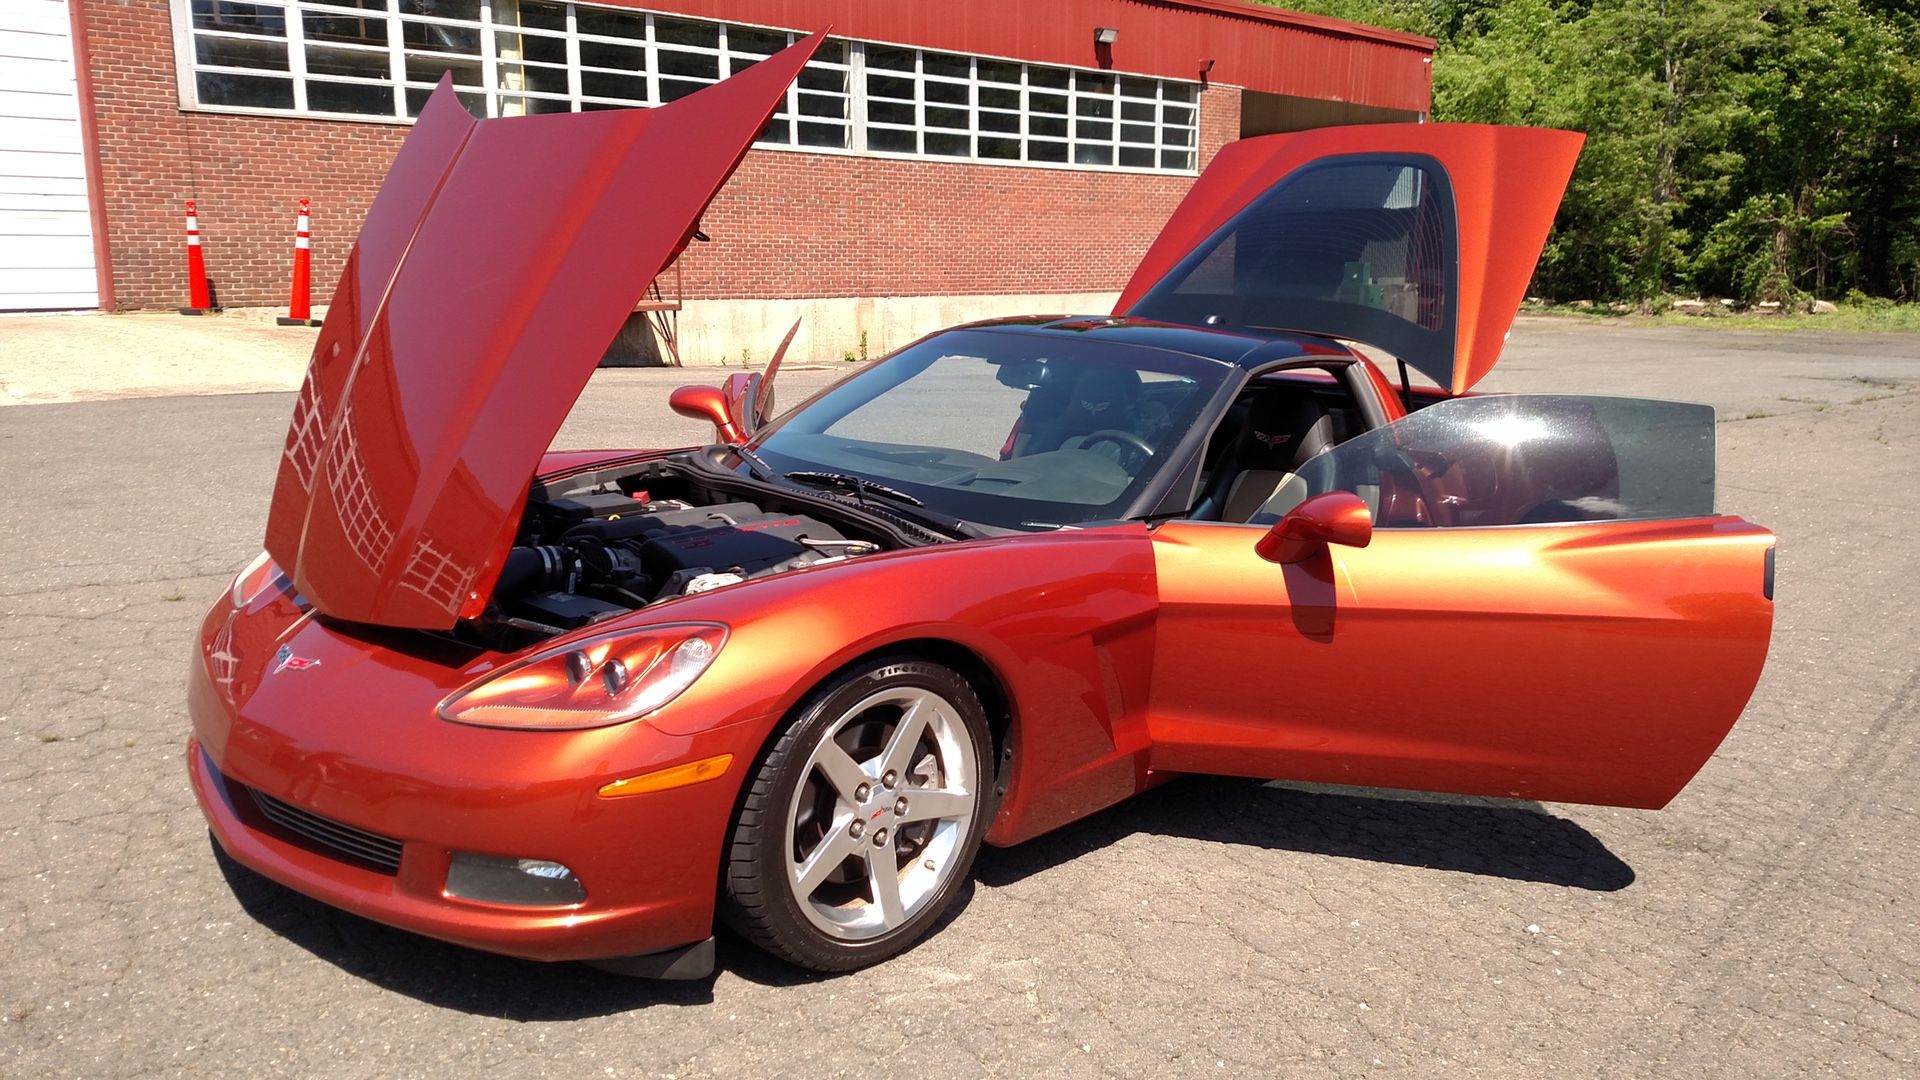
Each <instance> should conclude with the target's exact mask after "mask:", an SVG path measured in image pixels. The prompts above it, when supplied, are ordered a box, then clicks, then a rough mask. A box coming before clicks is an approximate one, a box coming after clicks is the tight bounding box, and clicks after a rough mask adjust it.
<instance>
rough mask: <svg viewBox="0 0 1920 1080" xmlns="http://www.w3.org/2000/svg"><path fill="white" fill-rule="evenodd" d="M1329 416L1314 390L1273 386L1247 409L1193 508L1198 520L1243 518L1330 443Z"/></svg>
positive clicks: (1244, 519) (1327, 448)
mask: <svg viewBox="0 0 1920 1080" xmlns="http://www.w3.org/2000/svg"><path fill="white" fill-rule="evenodd" d="M1333 443H1334V439H1333V418H1332V417H1330V416H1328V415H1327V410H1326V409H1325V408H1324V407H1323V406H1322V405H1321V404H1320V400H1319V398H1318V397H1316V396H1315V395H1314V394H1313V393H1311V392H1309V391H1303V390H1291V389H1289V390H1272V391H1268V392H1267V393H1264V394H1262V395H1260V396H1259V397H1257V398H1255V399H1254V401H1253V404H1252V405H1251V406H1250V407H1249V408H1248V410H1247V419H1246V423H1245V424H1244V425H1243V426H1242V427H1241V429H1240V437H1239V439H1238V440H1236V441H1235V443H1234V446H1233V450H1232V452H1231V455H1230V456H1229V457H1228V459H1227V460H1226V461H1224V462H1222V463H1221V466H1220V468H1217V469H1215V470H1214V472H1213V479H1212V480H1211V481H1210V482H1209V483H1208V485H1207V493H1206V495H1205V497H1204V498H1202V499H1201V500H1200V504H1199V505H1198V506H1197V507H1195V508H1194V512H1193V515H1192V516H1193V518H1194V519H1195V520H1200V521H1247V520H1248V519H1250V518H1252V517H1253V515H1254V513H1255V512H1256V511H1257V510H1259V509H1260V507H1261V505H1262V504H1264V503H1265V502H1266V501H1267V500H1268V499H1271V498H1272V497H1273V496H1274V493H1275V492H1277V491H1279V490H1280V488H1281V486H1282V485H1283V484H1285V483H1286V482H1287V480H1288V478H1290V477H1291V476H1292V475H1293V474H1294V472H1295V470H1297V469H1299V468H1300V466H1302V465H1304V464H1306V463H1307V462H1308V461H1309V460H1310V459H1312V458H1314V457H1316V456H1317V455H1320V454H1323V453H1325V452H1326V451H1327V450H1329V449H1331V448H1332V446H1333Z"/></svg>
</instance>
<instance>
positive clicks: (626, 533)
mask: <svg viewBox="0 0 1920 1080" xmlns="http://www.w3.org/2000/svg"><path fill="white" fill-rule="evenodd" d="M817 513H818V510H817V508H816V507H814V506H811V505H808V504H806V503H803V502H801V501H799V500H786V499H782V498H780V497H779V496H775V495H771V494H770V493H769V494H768V495H760V494H758V493H756V494H755V495H754V496H753V501H748V500H747V499H746V498H745V497H743V496H741V495H738V494H729V493H726V492H721V491H717V490H714V489H711V488H708V487H706V486H705V485H703V484H701V483H698V482H696V481H695V480H693V479H692V478H690V477H689V475H688V474H687V472H686V471H684V470H682V469H677V468H675V467H673V466H672V465H670V464H669V463H667V462H664V461H653V462H645V463H640V464H638V465H631V466H627V467H625V468H624V469H622V468H619V467H614V468H606V469H599V470H593V471H589V472H585V473H578V474H574V475H571V476H567V477H564V478H562V479H559V480H556V481H554V482H553V483H552V485H550V486H549V485H540V484H536V485H535V488H534V491H533V493H532V495H531V496H530V497H529V499H528V502H527V508H526V512H525V514H524V515H523V516H522V518H521V523H520V532H519V535H518V536H517V537H516V539H515V542H514V546H513V549H512V550H511V551H510V552H509V553H508V555H507V559H506V563H505V565H504V567H503V569H502V571H501V574H500V580H499V583H498V584H497V585H496V586H495V587H494V594H493V601H492V603H491V604H490V605H489V607H488V613H487V615H486V616H484V617H483V618H482V619H481V620H480V622H481V624H482V625H481V626H480V627H479V629H481V630H483V631H486V630H488V629H492V630H494V631H496V633H495V634H491V635H489V636H499V634H498V633H497V632H498V631H517V632H520V633H521V634H525V633H531V634H535V635H539V636H550V635H553V634H559V633H564V632H566V631H569V630H575V629H578V628H580V627H582V626H586V625H589V624H591V623H596V622H599V621H601V620H603V619H609V618H613V617H615V616H618V615H623V614H625V613H627V612H629V611H634V610H637V609H639V608H643V607H647V606H650V605H653V604H658V603H663V602H665V601H668V600H673V599H676V598H678V597H682V596H689V595H693V594H696V593H702V592H706V591H707V590H709V589H716V588H720V587H722V586H726V585H733V584H737V583H739V582H742V581H750V580H754V579H758V578H765V577H771V576H773V575H776V574H781V573H785V572H787V571H789V570H797V569H801V568H803V567H809V566H820V565H824V564H830V563H835V562H841V561H844V560H847V559H852V558H857V557H859V556H862V555H867V554H871V553H873V552H876V551H881V550H884V549H886V548H889V547H900V546H904V545H903V543H902V542H901V540H900V539H899V538H898V537H895V536H889V535H884V534H882V533H881V532H880V531H878V530H875V529H868V528H862V527H860V526H858V525H855V524H853V523H852V522H845V523H840V524H833V523H829V522H827V521H824V520H822V519H821V518H820V517H818V516H815V514H817Z"/></svg>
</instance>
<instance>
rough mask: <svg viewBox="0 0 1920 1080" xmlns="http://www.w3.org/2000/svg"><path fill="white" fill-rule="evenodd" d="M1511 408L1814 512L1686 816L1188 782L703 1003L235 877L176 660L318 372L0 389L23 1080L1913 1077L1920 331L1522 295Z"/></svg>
mask: <svg viewBox="0 0 1920 1080" xmlns="http://www.w3.org/2000/svg"><path fill="white" fill-rule="evenodd" d="M836 374H838V372H835V371H791V372H788V373H786V374H785V375H783V376H782V383H783V388H784V390H785V392H786V395H787V400H788V401H797V400H798V399H799V393H800V391H802V390H804V389H807V388H808V387H810V386H817V385H820V384H822V383H823V382H824V381H825V380H826V379H828V378H830V377H832V376H834V375H836ZM689 376H691V377H696V378H697V377H700V376H701V373H699V372H685V373H676V372H657V371H654V372H648V371H609V372H603V373H601V374H600V375H599V376H598V377H596V380H595V382H594V385H593V386H592V387H591V388H590V389H589V391H588V392H587V395H586V396H585V398H583V400H582V403H581V407H580V408H579V410H578V411H577V413H576V415H575V417H574V419H573V420H572V421H571V422H570V423H569V426H568V428H567V429H566V431H565V432H563V434H562V436H561V439H560V441H561V443H562V444H570V445H613V446H632V445H648V444H655V445H671V444H674V443H677V442H682V441H690V440H692V439H694V438H697V437H698V436H699V435H700V434H701V431H700V428H699V426H698V425H694V424H691V423H690V422H683V421H680V420H678V419H676V418H673V417H671V416H669V415H668V414H667V413H666V410H665V409H664V405H663V403H664V399H665V395H666V392H667V391H668V390H669V389H670V388H671V387H672V386H673V385H674V384H675V383H676V382H678V381H682V379H683V378H685V377H689ZM707 377H713V376H712V375H711V374H709V375H708V376H707ZM1488 388H1490V389H1506V390H1567V391H1585V392H1600V393H1621V394H1641V395H1649V396H1666V397H1678V398H1683V399H1689V400H1704V401H1708V402H1710V403H1712V404H1715V405H1716V406H1719V407H1720V409H1721V420H1722V422H1721V424H1720V428H1719V432H1720V449H1721V505H1722V508H1723V509H1725V510H1729V511H1732V512H1736V513H1740V514H1742V515H1745V516H1748V517H1750V518H1752V519H1754V520H1756V521H1759V522H1762V523H1764V524H1766V525H1768V526H1770V527H1771V528H1773V529H1774V530H1775V531H1776V532H1778V533H1779V535H1780V556H1779V589H1778V620H1777V622H1776V625H1775V631H1774V641H1773V647H1772V655H1771V659H1770V661H1769V663H1768V666H1767V670H1766V674H1765V676H1764V677H1763V679H1762V681H1761V683H1760V686H1759V689H1758V691H1757V692H1756V693H1755V695H1754V698H1753V702H1752V704H1751V705H1750V706H1749V707H1748V709H1747V712H1746V714H1745V716H1744V718H1743V719H1742V720H1741V722H1740V723H1739V725H1738V726H1736V727H1735V729H1734V731H1733V734H1732V735H1731V736H1730V737H1729V738H1728V740H1727V741H1726V743H1725V744H1724V745H1723V746H1722V748H1721V750H1720V752H1719V753H1718V754H1717V755H1716V756H1715V757H1714V759H1713V760H1712V762H1711V763H1709V764H1708V765H1707V767H1706V769H1705V770H1704V771H1703V772H1702V773H1701V774H1700V776H1699V777H1698V778H1697V779H1696V780H1695V781H1694V782H1693V784H1692V785H1691V786H1690V787H1689V788H1688V789H1687V790H1686V792H1684V793H1683V794H1682V795H1681V796H1680V798H1679V799H1677V800H1676V801H1675V802H1674V804H1673V805H1672V806H1671V807H1669V808H1668V809H1667V810H1665V811H1662V812H1658V813H1648V812H1639V811H1626V810H1611V809H1602V808H1594V807H1584V806H1563V805H1549V806H1544V807H1537V806H1526V805H1513V804H1497V803H1490V802H1482V801H1476V800H1434V799H1423V798H1420V797H1409V796H1400V795H1389V794H1385V793H1378V792H1367V791H1340V790H1331V789H1309V788H1291V787H1282V786H1272V785H1262V784H1258V783H1253V782H1247V781H1234V780H1212V779H1190V780H1185V781H1181V782H1177V783H1174V784H1171V785H1168V786H1166V787H1164V788H1161V789H1158V790H1156V791H1154V792H1151V793H1149V794H1148V795H1146V796H1143V797H1142V798H1140V799H1137V800H1135V801H1134V802H1132V803H1130V804H1127V805H1124V806H1122V807H1119V808H1117V809H1114V810H1112V811H1109V812H1107V813H1104V814H1101V815H1099V816H1097V817H1095V818H1093V819H1092V820H1089V821H1087V822H1084V823H1082V824H1080V825H1077V826H1074V827H1070V828H1067V829H1064V830H1062V831H1060V832H1058V833H1055V834H1053V835H1050V836H1047V837H1044V838H1042V839H1040V840H1037V841H1034V842H1032V843H1029V844H1027V845H1025V846H1023V847H1019V848H1015V849H1011V850H1004V851H992V850H990V851H988V852H986V853H985V854H983V856H982V858H981V861H980V864H979V867H978V871H977V875H976V877H977V881H976V883H975V884H974V886H973V887H972V889H971V892H970V894H969V895H968V897H967V899H966V902H965V904H964V905H963V906H962V908H961V910H960V911H959V912H958V914H957V915H956V916H954V917H953V918H952V919H950V920H949V922H948V923H947V925H945V926H944V927H943V928H942V929H941V930H940V931H939V932H938V933H937V934H936V935H935V936H934V937H933V938H931V939H930V940H928V941H927V942H926V943H925V944H924V945H922V946H921V947H919V948H917V949H915V950H913V951H911V952H910V953H908V954H907V955H905V956H903V957H901V958H899V959H898V960H895V961H893V962H891V963H888V964H885V965H883V966H881V967H878V968H875V969H872V970H869V971H865V972H861V973H857V974H853V975H848V976H843V977H838V978H809V977H802V976H800V975H798V974H796V973H794V972H792V971H790V970H787V969H784V968H782V967H780V966H779V965H777V964H775V963H773V962H771V961H769V960H766V959H764V958H762V957H760V956H758V955H757V954H755V953H753V952H752V951H751V950H749V949H748V948H747V947H746V946H744V945H742V944H741V943H739V942H737V941H733V940H730V939H727V938H724V937H723V938H722V939H721V947H720V954H721V971H720V972H719V974H718V975H717V976H716V977H715V978H713V979H711V980H708V981H704V982H699V983H693V984H670V983H647V982H635V981H628V980H624V979H621V978H618V977H615V976H610V975H606V974H602V973H600V972H597V971H593V970H589V969H586V968H582V967H577V966H542V965H536V964H529V963H523V962H519V961H513V960H506V959H501V958H497V957H492V956H488V955H484V954H480V953H474V952H468V951H464V950H461V949H458V948H454V947H451V946H445V945H440V944H437V943H434V942H431V941H428V940H425V939H422V938H416V937H412V936H409V935H407V934H404V933H401V932H398V931H393V930H388V929H385V928H383V927H380V926H377V925H375V924H372V923H368V922H365V921H363V920H360V919H358V918H355V917H353V916H350V915H346V914H342V913H340V912H336V911H334V910H332V909H329V908H326V907H323V906H321V905H319V904H316V903H314V902H311V901H308V900H305V899H303V898H301V897H299V896H297V895H295V894H292V893H290V892H287V891H286V890H284V889H281V888H280V887H278V886H276V885H273V884H271V883H268V882H266V881H264V880H263V879H261V878H259V877H257V876H255V875H253V874H251V873H250V872H248V871H246V870H244V869H241V868H238V867H236V866H234V865H232V864H230V863H228V862H226V861H225V860H223V859H221V858H220V857H218V856H217V854H216V853H215V851H214V850H213V848H212V846H211V844H210V842H209V839H208V836H207V833H206V830H205V827H204V826H203V824H202V822H201V819H200V815H199V813H198V811H197V810H196V809H195V807H194V803H193V798H192V796H191V794H190V792H189V791H188V788H187V783H186V776H185V769H184V763H183V753H182V744H183V740H184V738H185V733H186V728H187V723H186V719H185V716H184V710H183V707H182V704H181V675H182V671H183V669H184V667H185V665H186V663H187V658H188V655H189V649H190V638H191V634H192V630H193V627H194V625H195V623H196V622H197V620H198V617H199V615H200V614H201V612H202V611H203V610H204V609H205V606H206V605H207V604H208V603H210V602H211V601H212V600H213V599H214V598H215V597H216V596H217V595H218V593H219V592H220V590H221V589H222V588H223V587H224V586H225V584H226V583H227V580H228V578H229V576H230V575H231V574H232V573H233V571H234V570H235V569H236V568H238V567H239V566H240V565H241V564H243V563H245V562H246V561H247V559H248V558H249V557H251V556H252V554H253V553H254V552H255V551H256V550H257V549H258V546H259V537H260V533H261V528H262V525H263V522H264V520H265V513H266V500H267V496H268V492H269V490H270V487H271V484H272V478H273V470H274V464H275V460H276V455H277V453H278V451H279V448H280V443H281V438H282V432H283V429H284V424H285V421H286V417H287V414H288V412H289V410H290V408H291V405H292V396H291V395H289V394H261V395H237V396H222V397H164V398H151V399H144V400H126V401H107V402H97V403H84V404H62V405H32V406H22V407H16V408H10V409H6V410H4V411H0V537H4V541H3V542H0V737H3V738H4V743H0V1076H4V1077H23V1078H24V1077H43V1076H75V1077H99V1076H146V1075H163V1076H196V1075H207V1074H245V1075H293V1076H320V1075H324V1076H328V1077H362V1076H365V1077H391V1076H440V1075H463V1076H464V1075H491V1076H521V1075H539V1074H560V1075H570V1076H587V1075H610V1076H654V1075H678V1076H704V1075H768V1074H776V1073H792V1074H800V1075H810V1076H815V1075H817V1076H827V1075H855V1076H863V1077H870V1076H881V1075H892V1074H912V1075H922V1076H930V1077H938V1076H1005V1075H1027V1074H1044V1075H1061V1076H1104V1075H1119V1076H1137V1075H1142V1074H1148V1073H1153V1074H1166V1075H1205V1076H1219V1075H1229V1074H1274V1073H1290V1074H1328V1075H1338V1076H1387V1075H1413V1076H1427V1075H1442V1074H1445V1075H1460V1074H1466V1075H1477V1076H1493V1077H1506V1076H1512V1077H1538V1076H1543V1075H1549V1074H1559V1075H1575V1076H1595V1077H1643V1076H1653V1075H1676V1076H1767V1077H1776V1076H1801V1075H1826V1074H1832V1075H1839V1076H1846V1077H1877V1076H1887V1077H1895V1076H1899V1077H1912V1076H1915V1075H1920V927H1917V926H1916V925H1915V923H1916V920H1917V919H1920V915H1917V914H1916V912H1917V911H1920V905H1917V904H1916V901H1915V892H1916V887H1920V838H1917V832H1916V825H1920V818H1917V816H1916V814H1917V811H1916V807H1920V664H1917V663H1916V658H1917V657H1920V648H1917V647H1916V644H1917V642H1920V632H1917V631H1916V621H1915V612H1916V611H1920V555H1916V553H1917V552H1920V545H1917V544H1916V543H1915V539H1914V537H1915V535H1916V534H1917V533H1920V494H1916V491H1920V488H1917V487H1916V483H1915V476H1916V473H1920V340H1916V339H1914V338H1910V337H1908V338H1903V337H1892V336H1887V337H1876V336H1851V335H1849V336H1839V335H1826V334H1815V333H1797V334H1791V335H1776V334H1763V333H1752V332H1734V331H1722V330H1712V329H1700V330H1695V329H1692V328H1673V327H1658V328H1648V327H1640V328H1634V327H1619V326H1591V325H1585V324H1580V323H1564V322H1558V321H1543V320H1529V321H1525V322H1523V323H1522V325H1521V327H1520V329H1519V330H1517V331H1516V333H1515V336H1514V339H1513V343H1512V346H1511V348H1510V350H1509V356H1508V359H1507V360H1506V361H1505V362H1503V364H1502V366H1501V368H1500V369H1499V370H1498V371H1497V372H1496V374H1495V376H1494V378H1493V379H1492V380H1490V382H1489V385H1488ZM1408 662H1409V664H1417V662H1418V658H1417V657H1409V658H1408ZM1301 677H1310V678H1322V677H1337V674H1332V673H1320V672H1306V673H1301ZM1632 677H1633V673H1632V672H1596V673H1595V679H1594V683H1593V685H1592V686H1591V687H1589V688H1588V692H1589V693H1591V694H1592V695H1593V696H1594V697H1595V698H1596V699H1603V698H1604V697H1605V695H1606V693H1607V687H1608V684H1609V682H1611V681H1613V680H1618V679H1631V678H1632ZM1434 682H1435V692H1436V693H1444V676H1443V674H1442V673H1438V672H1436V673H1434Z"/></svg>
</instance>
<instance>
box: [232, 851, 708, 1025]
mask: <svg viewBox="0 0 1920 1080" xmlns="http://www.w3.org/2000/svg"><path fill="white" fill-rule="evenodd" d="M208 844H209V846H210V847H212V848H213V854H214V858H215V859H216V860H217V861H218V862H219V865H220V873H221V874H222V875H223V876H225V878H226V880H227V885H228V887H229V888H231V889H232V890H233V895H234V898H235V899H236V900H238V901H239V902H240V906H241V908H242V909H244V910H245V911H246V913H247V914H248V915H250V916H252V917H253V919H254V920H255V921H256V922H258V923H259V924H260V925H261V926H263V927H265V928H266V929H268V930H271V931H272V932H274V933H276V934H278V935H280V936H281V937H283V938H286V939H287V940H288V941H291V942H293V943H294V944H295V945H298V946H300V947H301V948H303V949H305V950H307V951H308V952H310V953H312V954H313V955H314V956H317V957H319V958H320V959H321V960H324V961H326V962H327V963H330V964H332V965H334V966H335V967H338V968H340V969H341V970H343V971H345V972H347V973H348V974H350V975H354V976H357V977H358V978H362V979H365V980H366V981H368V982H370V983H373V984H374V985H376V986H380V987H383V988H385V989H388V990H391V991H393V992H395V993H398V994H405V995H407V996H408V997H411V998H414V999H416V1000H418V1001H422V1002H425V1003H426V1004H428V1005H435V1006H439V1007H441V1008H447V1009H458V1010H459V1011H461V1012H467V1013H473V1014H476V1015H480V1016H492V1017H498V1018H501V1019H505V1020H579V1019H585V1018H587V1017H592V1016H605V1015H610V1014H613V1013H621V1012H631V1011H632V1010H634V1009H640V1008H646V1007H648V1006H653V1005H705V1004H709V1003H711V1002H712V1001H713V978H712V977H711V976H709V977H707V978H705V979H697V980H690V981H687V982H663V981H657V980H651V979H635V978H629V977H627V976H624V975H614V974H611V973H608V972H604V971H600V970H598V969H596V968H590V967H588V966H586V965H585V964H564V963H563V964H543V963H538V962H535V961H532V960H515V959H513V958H512V957H506V956H496V955H494V954H493V953H485V952H479V951H477V950H474V949H466V948H461V947H460V946H458V945H448V944H446V943H444V942H440V941H435V940H433V939H432V938H426V937H421V936H419V935H418V934H411V933H408V932H406V931H404V930H396V929H394V928H392V927H389V926H383V925H381V924H379V923H376V922H372V921H370V920H367V919H363V918H361V917H359V916H357V915H352V914H349V913H347V912H345V911H341V910H339V909H338V908H333V907H329V906H327V905H326V904H322V903H321V902H319V901H318V900H313V899H309V898H308V897H306V896H302V895H301V894H299V893H297V892H294V891H293V890H292V889H289V888H286V887H285V886H283V885H281V884H279V883H278V882H275V881H270V880H268V879H267V878H264V877H261V876H260V875H259V874H257V873H255V872H253V871H252V870H249V869H248V868H246V867H244V866H242V865H240V864H239V863H237V862H235V861H233V859H232V858H231V857H230V856H229V855H227V853H226V852H225V851H222V850H221V849H220V845H219V844H218V843H214V842H213V839H212V837H208ZM722 947H723V950H724V951H723V956H722V966H723V967H724V966H725V964H726V962H727V960H728V958H729V956H728V954H738V953H739V952H742V951H745V946H743V945H738V944H737V943H736V945H735V947H734V948H733V949H731V950H727V949H725V943H724V942H723V943H722Z"/></svg>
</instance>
